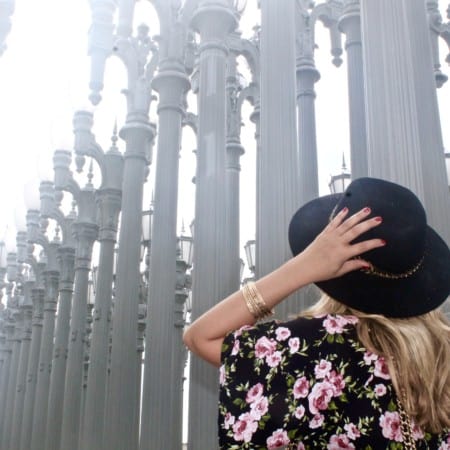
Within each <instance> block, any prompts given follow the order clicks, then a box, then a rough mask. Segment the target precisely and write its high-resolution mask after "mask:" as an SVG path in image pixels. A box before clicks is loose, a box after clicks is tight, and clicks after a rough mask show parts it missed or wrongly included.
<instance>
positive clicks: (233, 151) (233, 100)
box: [223, 50, 244, 291]
mask: <svg viewBox="0 0 450 450" xmlns="http://www.w3.org/2000/svg"><path fill="white" fill-rule="evenodd" d="M236 58H237V53H236V52H234V51H233V50H231V51H230V52H229V54H228V64H227V78H226V102H227V103H226V104H227V133H226V199H227V201H226V213H227V230H228V231H227V233H228V245H227V259H226V260H225V261H224V267H226V268H227V269H226V270H225V271H224V274H223V275H224V276H228V278H227V279H226V282H227V286H228V288H229V289H230V290H233V291H235V290H237V289H239V286H240V284H241V279H240V263H239V259H240V239H239V236H240V220H239V219H240V214H239V205H240V201H239V192H240V191H239V190H240V171H241V165H240V158H241V156H242V155H243V154H244V147H243V146H242V145H241V139H240V135H241V123H242V114H241V108H242V103H243V101H244V95H243V94H242V86H241V85H240V84H239V78H238V73H237V61H236Z"/></svg>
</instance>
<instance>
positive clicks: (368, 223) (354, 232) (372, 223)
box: [344, 216, 383, 242]
mask: <svg viewBox="0 0 450 450" xmlns="http://www.w3.org/2000/svg"><path fill="white" fill-rule="evenodd" d="M382 222H383V219H382V218H381V217H380V216H377V217H371V218H370V219H367V220H364V221H363V222H359V223H357V224H356V225H354V226H353V227H352V228H350V229H348V230H347V231H346V232H345V233H344V234H345V238H346V239H348V242H352V241H353V240H354V239H356V238H357V237H358V236H360V235H361V234H363V233H365V232H366V231H369V230H371V229H372V228H375V227H377V226H378V225H380V224H381V223H382Z"/></svg>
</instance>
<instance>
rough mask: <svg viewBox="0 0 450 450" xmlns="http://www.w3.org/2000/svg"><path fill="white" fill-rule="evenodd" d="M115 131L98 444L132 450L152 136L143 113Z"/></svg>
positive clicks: (135, 439)
mask: <svg viewBox="0 0 450 450" xmlns="http://www.w3.org/2000/svg"><path fill="white" fill-rule="evenodd" d="M120 135H121V137H123V138H124V139H125V141H126V151H125V155H124V158H125V165H124V175H123V185H122V195H123V196H122V216H121V217H122V218H121V226H120V232H119V255H118V261H117V282H116V297H115V303H114V309H113V328H112V354H111V372H110V377H109V386H108V390H109V391H108V400H107V412H106V423H105V444H104V448H105V449H110V448H114V449H117V450H136V449H137V447H138V432H139V430H138V429H137V428H136V423H135V420H134V419H135V414H136V409H137V408H139V404H138V403H137V399H136V391H137V386H136V381H137V374H136V370H137V366H138V364H137V361H136V359H137V352H136V345H137V344H136V343H137V326H138V304H139V259H140V246H141V232H142V223H141V217H142V197H143V184H144V179H145V168H146V163H147V158H146V151H147V149H148V147H149V145H150V143H151V141H152V139H153V136H154V130H153V128H152V127H151V125H150V123H149V122H148V117H147V113H146V112H145V113H144V112H143V111H136V112H134V113H129V114H128V117H127V122H126V124H125V126H124V127H123V128H122V130H121V132H120Z"/></svg>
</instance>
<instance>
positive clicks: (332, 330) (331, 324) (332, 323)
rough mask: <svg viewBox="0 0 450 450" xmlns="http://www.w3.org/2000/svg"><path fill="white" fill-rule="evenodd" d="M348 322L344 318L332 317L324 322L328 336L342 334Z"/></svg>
mask: <svg viewBox="0 0 450 450" xmlns="http://www.w3.org/2000/svg"><path fill="white" fill-rule="evenodd" d="M345 325H347V321H346V320H345V319H344V318H343V317H342V316H336V317H334V316H330V315H328V316H327V318H326V319H325V320H324V321H323V326H324V327H325V330H327V333H328V334H342V332H343V331H344V326H345Z"/></svg>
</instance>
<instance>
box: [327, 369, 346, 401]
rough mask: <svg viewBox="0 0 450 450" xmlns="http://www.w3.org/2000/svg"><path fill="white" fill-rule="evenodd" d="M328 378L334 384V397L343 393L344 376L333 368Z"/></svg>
mask: <svg viewBox="0 0 450 450" xmlns="http://www.w3.org/2000/svg"><path fill="white" fill-rule="evenodd" d="M327 379H328V381H329V382H330V383H331V385H332V386H333V397H339V396H340V395H342V390H343V389H344V388H345V381H344V377H343V376H342V375H341V374H340V373H336V371H334V370H332V371H331V372H330V373H329V375H328V378H327Z"/></svg>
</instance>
